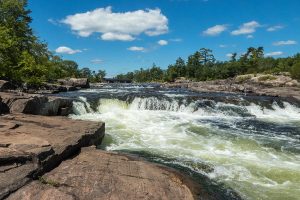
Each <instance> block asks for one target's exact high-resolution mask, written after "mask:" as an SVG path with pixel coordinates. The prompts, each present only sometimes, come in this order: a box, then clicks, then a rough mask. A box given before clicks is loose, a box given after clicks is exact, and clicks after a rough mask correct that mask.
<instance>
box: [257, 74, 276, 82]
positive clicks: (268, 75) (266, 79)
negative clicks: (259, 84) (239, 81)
mask: <svg viewBox="0 0 300 200" xmlns="http://www.w3.org/2000/svg"><path fill="white" fill-rule="evenodd" d="M275 79H276V77H275V76H272V75H270V74H267V75H262V76H260V77H258V80H259V81H268V80H270V81H271V80H275Z"/></svg>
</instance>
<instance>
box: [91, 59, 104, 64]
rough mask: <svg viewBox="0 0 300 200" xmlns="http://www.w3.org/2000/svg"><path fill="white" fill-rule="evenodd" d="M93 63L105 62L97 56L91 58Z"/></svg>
mask: <svg viewBox="0 0 300 200" xmlns="http://www.w3.org/2000/svg"><path fill="white" fill-rule="evenodd" d="M91 63H93V64H100V63H103V60H102V59H99V58H96V59H93V60H91Z"/></svg>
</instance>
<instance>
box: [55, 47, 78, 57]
mask: <svg viewBox="0 0 300 200" xmlns="http://www.w3.org/2000/svg"><path fill="white" fill-rule="evenodd" d="M55 52H56V53H59V54H70V55H71V54H75V53H80V52H82V51H81V50H79V49H75V50H74V49H71V48H70V47H66V46H60V47H58V48H57V49H55Z"/></svg>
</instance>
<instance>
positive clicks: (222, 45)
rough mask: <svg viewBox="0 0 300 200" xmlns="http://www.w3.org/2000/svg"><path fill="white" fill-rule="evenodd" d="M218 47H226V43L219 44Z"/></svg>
mask: <svg viewBox="0 0 300 200" xmlns="http://www.w3.org/2000/svg"><path fill="white" fill-rule="evenodd" d="M219 47H220V48H226V47H228V45H226V44H220V45H219Z"/></svg>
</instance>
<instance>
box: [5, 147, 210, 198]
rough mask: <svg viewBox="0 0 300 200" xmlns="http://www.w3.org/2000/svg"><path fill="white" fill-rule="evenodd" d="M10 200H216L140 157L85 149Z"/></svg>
mask: <svg viewBox="0 0 300 200" xmlns="http://www.w3.org/2000/svg"><path fill="white" fill-rule="evenodd" d="M8 199H9V200H14V199H16V200H17V199H18V200H19V199H24V200H43V199H45V200H46V199H47V200H48V199H74V200H75V199H86V200H92V199H102V200H109V199H116V200H117V199H128V200H131V199H132V200H134V199H161V200H169V199H172V200H189V199H191V200H192V199H214V198H212V197H211V196H210V195H209V194H208V193H207V192H206V191H205V189H204V188H203V187H202V186H200V185H199V184H197V183H195V182H194V181H193V180H192V179H190V178H188V177H186V176H184V175H182V174H181V173H179V172H177V171H175V170H173V169H170V168H168V167H164V166H161V165H157V164H153V163H149V162H146V161H143V160H141V159H138V158H136V157H133V156H130V155H126V154H120V153H114V152H106V151H102V150H97V149H96V148H95V147H88V148H83V149H82V151H81V153H80V154H79V155H78V156H77V157H75V158H73V159H69V160H66V161H64V162H63V163H62V164H61V165H60V166H59V167H57V168H55V169H54V170H52V171H51V172H49V173H46V174H45V175H44V176H43V177H42V178H40V180H39V181H33V182H32V183H30V184H28V185H26V186H25V187H23V188H21V189H20V190H18V191H17V192H16V193H14V194H12V195H10V196H9V197H8Z"/></svg>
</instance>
